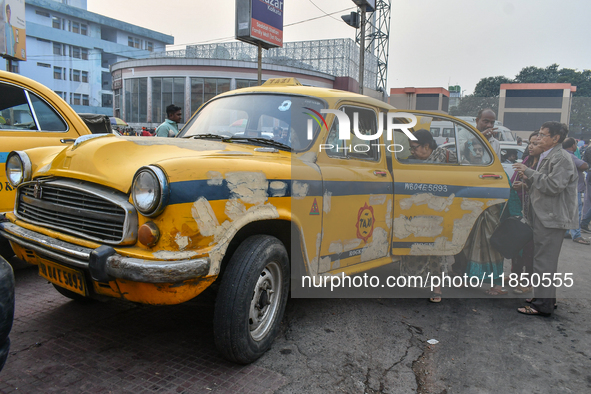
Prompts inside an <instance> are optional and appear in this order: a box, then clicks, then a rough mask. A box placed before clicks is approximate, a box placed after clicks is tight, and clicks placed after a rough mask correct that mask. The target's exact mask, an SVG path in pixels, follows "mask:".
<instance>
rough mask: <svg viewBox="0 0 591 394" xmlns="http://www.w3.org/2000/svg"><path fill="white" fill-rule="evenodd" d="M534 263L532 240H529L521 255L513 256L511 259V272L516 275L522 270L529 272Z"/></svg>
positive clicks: (531, 271)
mask: <svg viewBox="0 0 591 394" xmlns="http://www.w3.org/2000/svg"><path fill="white" fill-rule="evenodd" d="M533 263H534V241H530V242H528V243H527V245H525V246H524V247H523V251H522V253H521V256H517V257H514V258H513V259H511V272H512V273H514V274H517V275H521V273H522V272H525V273H526V274H529V277H530V278H531V274H532V273H533V272H534V271H533Z"/></svg>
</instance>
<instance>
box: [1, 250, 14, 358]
mask: <svg viewBox="0 0 591 394" xmlns="http://www.w3.org/2000/svg"><path fill="white" fill-rule="evenodd" d="M13 320H14V274H13V272H12V267H11V266H10V264H8V263H7V262H6V261H5V260H4V259H3V258H2V257H0V350H1V351H0V359H2V360H0V361H1V364H4V361H6V355H7V354H8V349H9V348H10V340H9V339H8V335H9V334H10V330H11V329H12V322H13ZM0 369H1V368H0Z"/></svg>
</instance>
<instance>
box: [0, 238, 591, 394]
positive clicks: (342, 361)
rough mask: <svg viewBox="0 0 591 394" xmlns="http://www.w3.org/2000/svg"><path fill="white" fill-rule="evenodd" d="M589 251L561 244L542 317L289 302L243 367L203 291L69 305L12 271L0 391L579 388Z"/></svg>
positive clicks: (422, 306)
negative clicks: (150, 302)
mask: <svg viewBox="0 0 591 394" xmlns="http://www.w3.org/2000/svg"><path fill="white" fill-rule="evenodd" d="M590 252H591V247H589V246H583V245H578V244H574V243H572V242H571V241H569V240H565V243H564V246H563V250H562V253H561V264H560V266H561V267H562V268H564V271H566V272H568V270H569V269H572V270H573V271H575V269H576V270H577V275H576V278H575V280H576V282H577V283H578V284H579V285H580V286H579V290H580V291H579V292H578V293H576V294H577V296H576V297H571V296H572V295H573V294H575V293H566V292H564V291H561V292H559V297H561V298H559V300H558V309H557V310H556V313H555V314H554V315H553V316H552V317H550V318H544V317H536V316H524V315H520V314H518V313H517V312H516V307H518V306H521V305H523V302H522V301H521V300H518V299H512V298H507V297H500V298H498V299H483V298H468V299H467V298H464V299H459V298H457V299H445V298H444V300H443V302H441V303H440V304H431V303H429V302H428V301H427V300H426V296H427V293H425V294H424V296H425V297H423V298H417V299H292V300H290V301H289V303H288V307H287V311H286V315H285V318H284V321H283V323H282V330H281V333H280V336H279V337H278V338H277V339H276V341H275V343H274V345H273V347H272V348H271V349H270V350H269V351H268V352H267V353H266V354H265V355H264V356H263V357H262V358H261V359H260V360H258V361H257V362H255V363H254V364H252V365H250V366H246V367H244V366H236V365H232V364H230V363H228V362H225V361H224V360H222V359H221V358H220V357H219V355H218V354H217V353H216V351H215V348H214V347H213V345H212V338H213V333H212V328H211V318H212V315H213V308H212V307H211V302H212V300H213V297H214V294H213V293H209V294H205V295H204V297H198V298H197V299H196V300H194V301H191V302H189V303H186V304H182V305H178V306H173V307H150V306H143V305H136V304H130V303H125V302H121V301H118V300H113V301H109V302H105V303H93V304H88V305H80V304H78V303H76V302H72V301H69V300H67V299H65V298H64V297H62V296H61V295H59V294H57V292H56V291H55V290H54V289H53V288H52V286H51V285H49V284H47V282H46V281H44V280H43V279H41V278H40V277H38V276H37V274H36V272H35V271H34V269H24V270H19V271H17V272H16V282H17V295H16V320H15V325H14V328H13V331H12V334H11V340H12V347H11V354H10V356H9V358H8V361H7V364H6V366H5V368H4V370H3V371H2V372H1V373H0V392H2V393H8V392H19V393H27V392H31V393H39V392H60V393H70V392H72V393H85V392H88V393H96V392H105V393H107V392H112V393H120V392H121V393H123V392H125V393H128V392H129V393H139V392H146V393H156V392H157V393H182V392H184V393H201V392H203V393H211V392H218V393H235V392H240V393H244V392H253V393H254V392H267V393H274V392H276V393H302V392H306V393H338V392H343V393H413V392H415V393H416V392H419V393H558V392H560V393H569V392H572V393H584V392H591V345H590V343H591V324H590V316H591V314H590V309H589V301H590V298H591V297H589V294H591V293H590V292H589V291H588V290H589V283H590V282H589V280H591V273H590V272H589V269H588V268H587V267H589V264H591V259H589V257H588V256H589V254H590ZM577 267H578V268H577ZM418 295H419V296H420V295H421V294H420V293H419V294H418ZM565 297H568V298H565ZM430 339H436V340H437V341H439V342H438V343H437V344H433V345H430V344H429V343H427V341H428V340H430Z"/></svg>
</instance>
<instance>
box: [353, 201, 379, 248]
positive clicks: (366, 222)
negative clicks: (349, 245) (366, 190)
mask: <svg viewBox="0 0 591 394" xmlns="http://www.w3.org/2000/svg"><path fill="white" fill-rule="evenodd" d="M374 222H375V217H374V215H373V207H370V206H368V205H367V203H365V205H364V206H363V207H361V208H359V213H358V214H357V225H356V227H357V238H361V239H362V240H363V241H364V242H366V243H367V240H368V239H369V237H371V235H372V234H373V224H374Z"/></svg>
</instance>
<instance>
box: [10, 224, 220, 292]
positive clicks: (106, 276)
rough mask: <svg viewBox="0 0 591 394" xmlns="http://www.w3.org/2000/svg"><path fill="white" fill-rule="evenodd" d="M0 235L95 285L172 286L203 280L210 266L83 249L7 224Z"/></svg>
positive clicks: (204, 260)
mask: <svg viewBox="0 0 591 394" xmlns="http://www.w3.org/2000/svg"><path fill="white" fill-rule="evenodd" d="M0 235H2V236H3V237H4V238H6V239H8V240H9V241H12V242H15V243H16V244H18V245H20V246H22V247H23V248H25V249H29V250H32V251H34V252H35V253H38V254H39V255H41V256H43V257H45V258H48V259H49V260H52V261H55V262H57V263H60V264H64V265H67V266H70V267H75V268H81V269H84V270H88V271H90V274H91V276H92V279H94V280H96V281H98V282H108V281H109V280H113V279H126V280H130V281H134V282H143V283H176V282H182V281H185V280H189V279H195V278H198V277H203V276H205V275H207V273H208V272H209V266H210V261H209V258H207V257H204V258H199V259H191V260H177V261H162V260H145V259H136V258H131V257H125V256H122V255H120V254H118V253H116V251H115V249H113V248H112V247H110V246H105V245H104V246H101V247H99V248H97V249H91V248H85V247H82V246H78V245H74V244H71V243H69V242H64V241H60V240H58V239H54V238H51V237H48V236H46V235H43V234H40V233H37V232H35V231H31V230H27V229H24V228H22V227H20V226H18V225H16V224H13V223H9V222H4V223H0Z"/></svg>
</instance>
